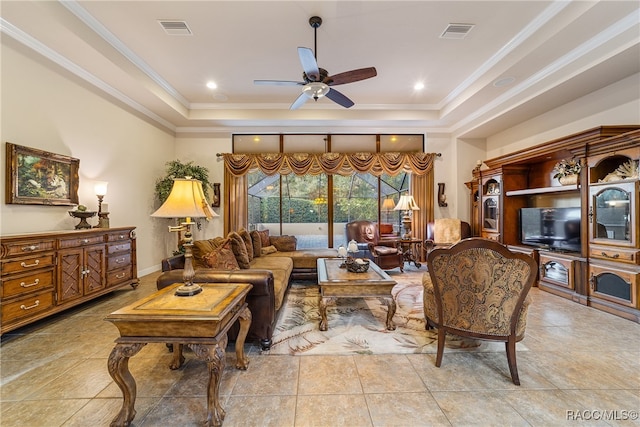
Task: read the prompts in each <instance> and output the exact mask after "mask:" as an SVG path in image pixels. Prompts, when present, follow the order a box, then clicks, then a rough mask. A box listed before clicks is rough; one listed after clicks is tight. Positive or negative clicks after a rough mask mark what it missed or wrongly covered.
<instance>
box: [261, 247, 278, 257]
mask: <svg viewBox="0 0 640 427" xmlns="http://www.w3.org/2000/svg"><path fill="white" fill-rule="evenodd" d="M275 252H278V250H277V249H276V247H275V246H273V245H269V246H267V247H264V248H261V249H260V255H261V256H265V255H269V254H273V253H275Z"/></svg>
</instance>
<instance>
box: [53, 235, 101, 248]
mask: <svg viewBox="0 0 640 427" xmlns="http://www.w3.org/2000/svg"><path fill="white" fill-rule="evenodd" d="M103 242H104V236H102V235H97V236H87V237H74V238H71V239H60V249H66V248H77V247H79V246H88V245H95V244H96V243H103Z"/></svg>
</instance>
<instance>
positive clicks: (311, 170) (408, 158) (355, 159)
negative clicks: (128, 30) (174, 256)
mask: <svg viewBox="0 0 640 427" xmlns="http://www.w3.org/2000/svg"><path fill="white" fill-rule="evenodd" d="M220 156H222V158H223V160H224V166H225V171H228V172H229V173H230V174H232V175H233V176H243V175H245V174H247V173H248V172H249V171H251V170H256V169H260V170H261V171H262V172H263V173H265V174H266V175H275V174H278V173H279V174H281V175H288V174H291V173H293V174H295V175H319V174H322V173H326V174H329V175H351V174H352V173H354V172H356V173H370V174H372V175H375V176H380V175H382V174H388V175H397V174H399V173H402V172H407V173H410V174H412V175H424V174H426V173H428V172H429V171H430V170H431V169H432V168H433V159H434V158H435V157H436V156H437V154H435V153H421V152H420V153H418V152H415V153H408V152H407V153H405V152H402V153H400V152H396V153H259V154H231V153H224V154H220Z"/></svg>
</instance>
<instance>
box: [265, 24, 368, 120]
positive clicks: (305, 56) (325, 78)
mask: <svg viewBox="0 0 640 427" xmlns="http://www.w3.org/2000/svg"><path fill="white" fill-rule="evenodd" d="M321 24H322V18H320V17H319V16H312V17H311V18H309V25H311V27H312V28H313V29H314V31H313V33H314V50H311V49H309V48H307V47H299V48H298V57H299V58H300V64H302V69H303V73H302V79H303V80H304V81H302V82H296V81H286V80H254V81H253V83H254V84H256V85H275V86H303V88H302V93H301V94H300V95H299V96H298V98H297V99H296V100H295V101H294V102H293V104H291V106H290V107H289V109H290V110H295V109H298V108H300V107H301V106H302V105H304V103H305V102H306V101H307V100H308V99H314V100H315V101H317V100H318V99H319V98H322V97H324V96H326V97H327V98H329V99H330V100H332V101H333V102H335V103H336V104H338V105H341V106H342V107H344V108H350V107H352V106H353V105H354V103H353V101H352V100H350V99H349V98H348V97H347V96H345V95H344V94H343V93H341V92H339V91H337V90H335V89H333V88H332V87H330V86H337V85H341V84H345V83H353V82H357V81H360V80H366V79H369V78H371V77H375V76H376V75H377V71H376V69H375V68H374V67H368V68H360V69H357V70H351V71H345V72H343V73H339V74H336V75H333V76H331V75H329V72H328V71H327V70H325V69H324V68H320V67H318V62H317V57H316V55H317V52H318V47H317V42H318V39H317V29H318V27H319V26H320V25H321ZM314 51H315V53H314Z"/></svg>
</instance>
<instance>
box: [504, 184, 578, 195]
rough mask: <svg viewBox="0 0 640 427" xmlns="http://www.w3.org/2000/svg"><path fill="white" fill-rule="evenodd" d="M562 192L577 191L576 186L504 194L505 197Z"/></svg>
mask: <svg viewBox="0 0 640 427" xmlns="http://www.w3.org/2000/svg"><path fill="white" fill-rule="evenodd" d="M564 191H578V184H573V185H557V186H555V187H541V188H527V189H526V190H512V191H507V192H506V193H505V194H506V195H507V196H526V195H530V194H545V193H561V192H564Z"/></svg>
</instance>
